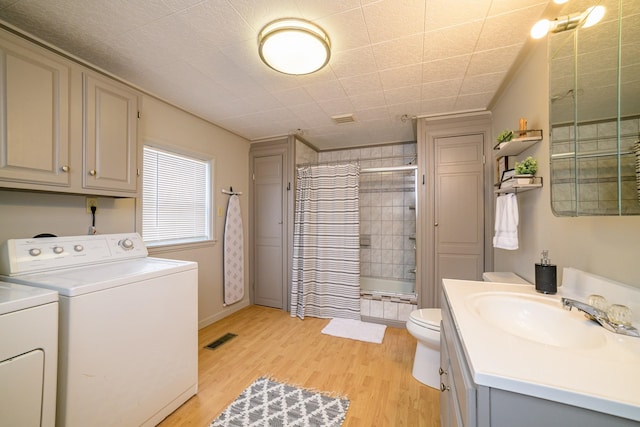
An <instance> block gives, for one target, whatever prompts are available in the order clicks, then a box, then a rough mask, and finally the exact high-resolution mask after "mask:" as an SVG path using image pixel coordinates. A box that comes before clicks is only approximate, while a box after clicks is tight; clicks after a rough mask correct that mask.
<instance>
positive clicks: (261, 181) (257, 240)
mask: <svg viewBox="0 0 640 427" xmlns="http://www.w3.org/2000/svg"><path fill="white" fill-rule="evenodd" d="M283 166H284V164H283V156H282V155H281V154H278V155H268V156H262V157H255V158H254V161H253V172H254V184H253V185H254V192H253V199H254V207H255V208H254V212H253V215H254V218H255V219H254V227H255V230H254V256H255V261H254V269H255V271H254V302H255V304H258V305H266V306H268V307H274V308H280V309H283V308H284V304H285V301H286V298H285V296H284V292H286V289H287V286H286V284H285V283H284V280H285V279H284V278H285V277H286V275H285V274H284V273H285V272H284V259H285V246H284V243H285V239H284V225H283V222H284V221H283V220H284V208H283V206H284V205H283V185H284V174H283V170H284V169H283Z"/></svg>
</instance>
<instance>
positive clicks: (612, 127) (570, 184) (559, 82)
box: [548, 0, 640, 216]
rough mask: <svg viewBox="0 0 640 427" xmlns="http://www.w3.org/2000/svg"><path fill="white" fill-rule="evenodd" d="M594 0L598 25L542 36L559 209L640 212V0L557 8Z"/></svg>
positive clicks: (578, 9) (554, 198) (577, 9)
mask: <svg viewBox="0 0 640 427" xmlns="http://www.w3.org/2000/svg"><path fill="white" fill-rule="evenodd" d="M596 5H601V6H604V8H605V9H604V10H605V15H604V17H603V18H602V20H601V21H600V22H599V23H597V24H596V25H593V26H591V27H589V28H585V27H583V26H581V25H578V27H577V28H576V29H573V30H566V31H561V32H556V33H551V34H549V36H548V40H549V92H550V93H549V101H550V104H549V120H550V129H551V138H550V140H551V143H550V147H551V153H550V158H551V206H552V210H553V212H554V214H555V215H557V216H582V215H640V151H639V152H637V153H636V152H635V151H634V148H636V147H639V146H640V143H639V142H638V141H639V140H640V2H639V1H637V0H599V1H598V0H590V1H589V0H571V1H569V2H568V3H567V4H566V5H565V6H564V8H563V10H562V11H561V13H560V15H559V16H565V15H572V14H576V13H584V12H585V11H587V10H588V9H589V8H590V7H592V6H596Z"/></svg>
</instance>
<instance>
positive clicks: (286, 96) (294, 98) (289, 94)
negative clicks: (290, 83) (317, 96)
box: [272, 87, 313, 106]
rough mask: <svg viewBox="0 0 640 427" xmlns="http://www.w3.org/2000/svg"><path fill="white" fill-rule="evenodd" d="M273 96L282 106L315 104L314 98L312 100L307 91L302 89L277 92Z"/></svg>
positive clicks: (296, 88)
mask: <svg viewBox="0 0 640 427" xmlns="http://www.w3.org/2000/svg"><path fill="white" fill-rule="evenodd" d="M272 95H273V97H274V98H275V99H277V100H278V101H279V102H280V103H281V104H282V105H286V106H295V105H301V104H309V103H311V102H313V98H311V96H310V95H309V94H308V93H307V91H305V90H304V89H302V88H300V87H295V88H292V89H285V90H280V91H276V92H273V93H272Z"/></svg>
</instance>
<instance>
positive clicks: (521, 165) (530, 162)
mask: <svg viewBox="0 0 640 427" xmlns="http://www.w3.org/2000/svg"><path fill="white" fill-rule="evenodd" d="M514 169H515V171H516V175H535V174H536V172H537V171H538V161H537V160H536V159H534V158H533V157H531V156H529V157H527V158H526V159H524V160H523V161H522V162H516V165H515V167H514Z"/></svg>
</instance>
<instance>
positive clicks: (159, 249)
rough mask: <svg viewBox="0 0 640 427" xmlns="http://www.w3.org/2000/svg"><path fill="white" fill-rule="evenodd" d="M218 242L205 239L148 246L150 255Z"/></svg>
mask: <svg viewBox="0 0 640 427" xmlns="http://www.w3.org/2000/svg"><path fill="white" fill-rule="evenodd" d="M217 243H218V241H217V240H204V241H202V242H189V243H173V244H167V245H158V246H147V251H148V252H149V255H160V254H164V253H168V252H177V251H187V250H192V249H200V248H210V247H213V246H215V245H216V244H217Z"/></svg>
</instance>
